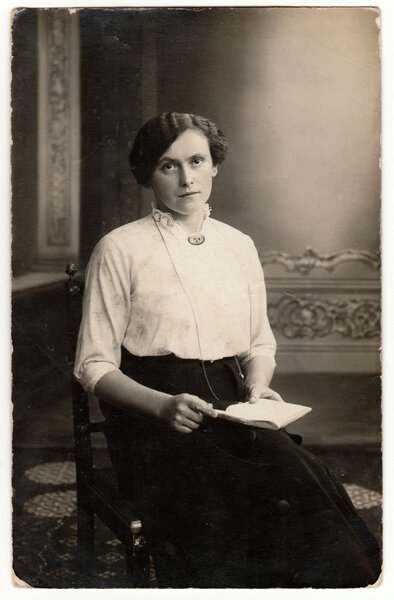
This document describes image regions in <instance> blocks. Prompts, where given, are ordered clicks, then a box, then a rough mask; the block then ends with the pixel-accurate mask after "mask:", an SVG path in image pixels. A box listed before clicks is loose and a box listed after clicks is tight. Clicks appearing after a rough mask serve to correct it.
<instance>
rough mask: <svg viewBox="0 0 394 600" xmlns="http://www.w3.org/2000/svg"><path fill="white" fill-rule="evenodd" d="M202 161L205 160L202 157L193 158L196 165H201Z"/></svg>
mask: <svg viewBox="0 0 394 600" xmlns="http://www.w3.org/2000/svg"><path fill="white" fill-rule="evenodd" d="M202 162H203V159H202V158H198V157H197V158H193V160H192V164H193V165H196V166H198V165H201V163H202Z"/></svg>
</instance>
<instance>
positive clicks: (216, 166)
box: [212, 165, 219, 177]
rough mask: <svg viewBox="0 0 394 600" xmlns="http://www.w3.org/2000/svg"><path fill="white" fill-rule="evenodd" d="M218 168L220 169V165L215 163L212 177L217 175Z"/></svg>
mask: <svg viewBox="0 0 394 600" xmlns="http://www.w3.org/2000/svg"><path fill="white" fill-rule="evenodd" d="M218 170H219V165H213V167H212V177H216V175H217V174H218Z"/></svg>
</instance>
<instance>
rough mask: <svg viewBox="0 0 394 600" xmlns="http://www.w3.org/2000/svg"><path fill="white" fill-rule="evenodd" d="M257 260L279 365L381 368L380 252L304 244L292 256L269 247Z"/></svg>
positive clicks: (324, 369)
mask: <svg viewBox="0 0 394 600" xmlns="http://www.w3.org/2000/svg"><path fill="white" fill-rule="evenodd" d="M261 262H262V264H263V267H264V271H265V275H266V283H267V293H268V312H269V318H270V322H271V325H272V328H273V330H274V333H275V336H276V339H277V342H278V370H280V371H294V372H297V371H303V370H305V371H315V372H319V371H320V372H327V371H328V372H329V371H340V372H363V373H378V372H379V371H380V365H379V347H380V279H379V264H380V261H379V255H378V254H372V253H370V252H367V251H364V250H361V251H359V250H354V249H346V250H344V251H338V252H333V253H332V254H325V255H322V254H319V253H318V252H317V251H315V250H312V248H307V249H306V251H305V252H304V253H303V254H299V255H294V256H292V255H289V254H287V253H283V252H277V251H271V252H268V253H266V254H264V255H262V256H261ZM284 275H285V276H284Z"/></svg>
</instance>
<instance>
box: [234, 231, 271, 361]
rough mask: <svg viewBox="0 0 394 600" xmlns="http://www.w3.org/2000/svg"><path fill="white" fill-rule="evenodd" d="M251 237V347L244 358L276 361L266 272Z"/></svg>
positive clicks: (249, 270)
mask: <svg viewBox="0 0 394 600" xmlns="http://www.w3.org/2000/svg"><path fill="white" fill-rule="evenodd" d="M248 239H249V243H250V247H249V260H248V285H249V298H250V349H249V354H248V355H247V356H245V357H242V358H243V361H244V362H247V361H248V360H250V359H251V358H253V357H254V356H265V357H267V360H269V361H271V362H272V364H273V366H275V365H276V362H275V352H276V340H275V337H274V334H273V333H272V330H271V326H270V324H269V321H268V316H267V294H266V288H265V281H264V274H263V269H262V266H261V262H260V259H259V256H258V253H257V250H256V247H255V245H254V243H253V241H252V240H251V238H248Z"/></svg>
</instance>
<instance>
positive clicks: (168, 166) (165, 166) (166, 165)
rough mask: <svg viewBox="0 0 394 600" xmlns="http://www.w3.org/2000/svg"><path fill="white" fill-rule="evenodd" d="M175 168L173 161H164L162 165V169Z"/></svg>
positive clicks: (169, 169) (170, 169)
mask: <svg viewBox="0 0 394 600" xmlns="http://www.w3.org/2000/svg"><path fill="white" fill-rule="evenodd" d="M173 168H174V165H173V164H172V163H164V164H163V165H162V166H161V170H162V171H172V169H173Z"/></svg>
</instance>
